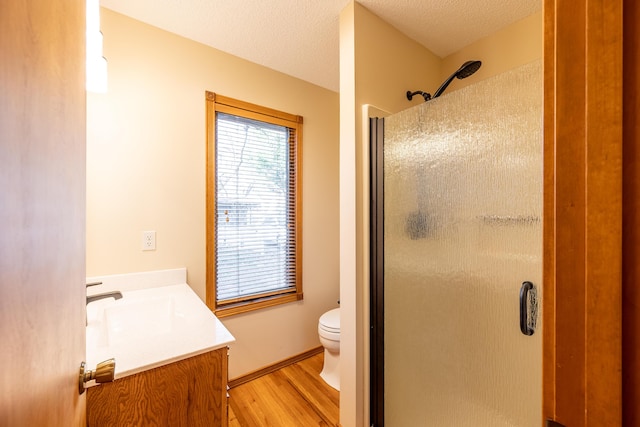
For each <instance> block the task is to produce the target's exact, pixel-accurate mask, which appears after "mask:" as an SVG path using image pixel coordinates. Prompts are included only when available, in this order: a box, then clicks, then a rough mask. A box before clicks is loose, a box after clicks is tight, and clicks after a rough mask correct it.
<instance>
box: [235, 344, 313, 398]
mask: <svg viewBox="0 0 640 427" xmlns="http://www.w3.org/2000/svg"><path fill="white" fill-rule="evenodd" d="M323 351H324V347H322V346H319V347H314V348H312V349H311V350H307V351H305V352H304V353H300V354H296V355H295V356H291V357H289V358H287V359H284V360H281V361H280V362H276V363H274V364H272V365H269V366H265V367H264V368H260V369H257V370H255V371H253V372H249V373H248V374H245V375H242V376H239V377H237V378H234V379H232V380H230V381H229V388H230V389H231V388H234V387H237V386H239V385H242V384H244V383H248V382H249V381H252V380H255V379H256V378H260V377H262V376H264V375H267V374H270V373H272V372H275V371H277V370H278V369H282V368H284V367H286V366H289V365H293V364H294V363H298V362H299V361H301V360H304V359H307V358H309V357H311V356H315V355H316V354H320V353H322V352H323Z"/></svg>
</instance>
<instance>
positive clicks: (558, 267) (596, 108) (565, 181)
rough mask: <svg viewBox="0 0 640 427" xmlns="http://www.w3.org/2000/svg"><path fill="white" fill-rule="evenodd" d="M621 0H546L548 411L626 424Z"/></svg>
mask: <svg viewBox="0 0 640 427" xmlns="http://www.w3.org/2000/svg"><path fill="white" fill-rule="evenodd" d="M622 3H623V0H577V1H571V2H567V1H562V0H545V2H544V17H545V18H544V19H545V23H544V24H545V46H544V47H545V54H544V60H545V160H544V163H545V166H544V167H545V196H544V197H545V213H544V242H545V243H544V283H545V285H544V286H545V289H544V293H543V295H544V302H543V306H544V322H543V325H544V350H543V352H544V366H543V371H544V407H543V411H544V415H545V418H548V419H551V420H554V421H557V422H559V423H561V424H562V425H566V426H572V427H577V426H620V425H622V403H621V402H622V395H621V391H622V377H621V369H622V350H621V348H622V316H621V311H622V310H621V308H622V303H621V293H622V231H623V228H622V154H623V150H622V142H623V137H622V135H623V133H622V129H623V126H622V125H623V123H622V99H623V97H622V77H623V75H622V40H623V33H622Z"/></svg>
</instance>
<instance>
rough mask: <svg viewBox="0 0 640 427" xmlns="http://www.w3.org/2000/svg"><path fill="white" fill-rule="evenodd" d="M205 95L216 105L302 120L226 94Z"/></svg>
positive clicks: (211, 93) (292, 120)
mask: <svg viewBox="0 0 640 427" xmlns="http://www.w3.org/2000/svg"><path fill="white" fill-rule="evenodd" d="M205 96H206V99H207V100H208V101H213V102H215V103H216V104H217V105H218V106H229V107H233V108H238V109H241V110H245V111H247V112H255V113H258V114H263V115H265V116H270V117H273V118H278V119H283V120H287V121H290V122H293V123H300V124H301V123H302V122H303V119H302V116H297V115H295V114H289V113H285V112H283V111H279V110H274V109H272V108H267V107H263V106H261V105H257V104H251V103H250V102H244V101H240V100H238V99H233V98H229V97H227V96H222V95H219V94H216V93H213V92H209V91H207V92H206V93H205Z"/></svg>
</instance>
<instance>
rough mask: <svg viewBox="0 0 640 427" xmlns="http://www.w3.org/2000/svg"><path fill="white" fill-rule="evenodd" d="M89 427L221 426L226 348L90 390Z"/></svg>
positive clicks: (223, 422) (224, 417)
mask: <svg viewBox="0 0 640 427" xmlns="http://www.w3.org/2000/svg"><path fill="white" fill-rule="evenodd" d="M87 425H88V426H90V427H101V426H104V427H109V426H115V425H127V426H146V425H155V426H167V427H198V426H212V425H215V426H226V425H227V348H226V347H225V348H221V349H218V350H215V351H212V352H209V353H205V354H202V355H199V356H194V357H191V358H189V359H185V360H181V361H178V362H175V363H172V364H170V365H166V366H161V367H159V368H155V369H150V370H148V371H144V372H140V373H138V374H135V375H131V376H128V377H125V378H120V379H117V380H116V381H114V382H112V383H106V384H101V385H98V386H95V387H91V388H89V390H88V396H87Z"/></svg>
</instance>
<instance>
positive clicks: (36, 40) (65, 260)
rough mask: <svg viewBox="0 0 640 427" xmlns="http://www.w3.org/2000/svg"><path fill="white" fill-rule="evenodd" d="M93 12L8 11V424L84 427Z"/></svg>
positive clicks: (3, 222) (0, 269)
mask: <svg viewBox="0 0 640 427" xmlns="http://www.w3.org/2000/svg"><path fill="white" fill-rule="evenodd" d="M84 28H85V7H84V2H83V1H82V0H37V1H20V0H3V1H2V2H0V366H1V367H2V373H1V374H0V378H1V380H0V425H2V426H45V425H46V426H61V427H62V426H64V427H67V426H80V425H84V424H85V420H84V411H85V401H84V395H83V396H79V394H78V371H79V367H80V362H81V361H82V360H83V358H84V353H85V349H84V347H85V338H84V336H85V331H84V325H85V301H84V295H85V289H84V280H85V269H84V264H85V91H84V68H85V67H84V51H85V48H84V40H85V35H84Z"/></svg>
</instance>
